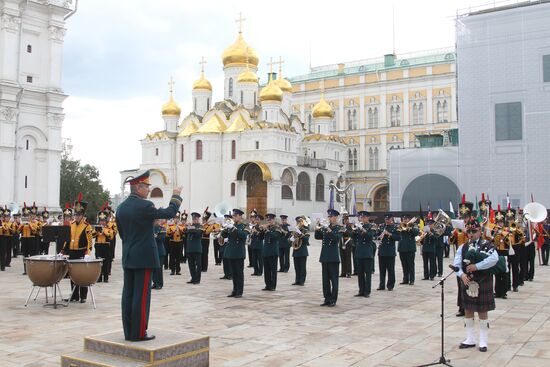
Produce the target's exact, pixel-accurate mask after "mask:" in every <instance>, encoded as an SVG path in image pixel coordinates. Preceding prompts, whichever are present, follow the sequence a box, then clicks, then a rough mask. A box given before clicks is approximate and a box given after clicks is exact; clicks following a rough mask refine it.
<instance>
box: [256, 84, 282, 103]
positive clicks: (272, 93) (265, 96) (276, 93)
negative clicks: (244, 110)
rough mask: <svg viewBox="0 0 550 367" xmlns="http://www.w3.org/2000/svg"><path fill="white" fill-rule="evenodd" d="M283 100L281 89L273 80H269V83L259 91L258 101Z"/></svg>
mask: <svg viewBox="0 0 550 367" xmlns="http://www.w3.org/2000/svg"><path fill="white" fill-rule="evenodd" d="M282 100H283V91H282V90H281V88H279V87H278V86H277V84H275V81H273V80H270V81H269V83H267V85H266V86H265V87H264V88H263V89H262V91H261V92H260V101H261V102H265V101H277V102H281V101H282Z"/></svg>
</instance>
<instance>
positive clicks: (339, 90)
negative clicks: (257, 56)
mask: <svg viewBox="0 0 550 367" xmlns="http://www.w3.org/2000/svg"><path fill="white" fill-rule="evenodd" d="M455 67H456V64H455V50H454V49H453V48H449V49H437V50H431V51H427V52H422V53H414V54H402V55H391V54H390V55H385V56H384V57H383V58H378V59H369V60H359V61H353V62H346V63H340V64H334V65H326V66H320V67H314V68H311V70H310V73H309V74H305V75H300V76H295V77H292V78H289V80H290V81H291V83H292V88H293V103H292V113H293V114H296V115H297V116H299V117H300V119H301V120H302V121H303V122H304V126H305V127H306V129H308V130H309V132H311V133H316V131H313V130H314V129H315V126H317V125H315V124H314V120H315V118H314V116H312V109H313V107H314V105H315V104H316V103H317V102H318V101H319V100H320V97H321V93H322V92H323V91H324V98H325V100H326V101H327V102H328V103H329V105H330V106H332V108H333V110H334V116H333V118H332V121H331V124H330V133H331V134H337V135H339V136H341V137H347V138H353V139H350V140H349V141H351V142H354V143H355V144H353V143H352V145H349V147H348V151H347V155H348V157H347V158H348V159H347V162H348V167H347V176H348V177H350V178H351V180H352V182H354V184H355V187H356V188H357V201H358V209H361V208H364V205H363V204H364V203H365V204H366V208H365V209H367V210H372V211H384V210H388V209H389V204H388V202H389V197H388V193H389V190H388V183H389V180H388V174H387V172H388V150H390V149H401V148H409V147H415V146H419V139H418V136H419V135H430V134H441V135H444V136H447V134H445V132H446V131H449V130H453V129H456V128H457V114H456V74H455Z"/></svg>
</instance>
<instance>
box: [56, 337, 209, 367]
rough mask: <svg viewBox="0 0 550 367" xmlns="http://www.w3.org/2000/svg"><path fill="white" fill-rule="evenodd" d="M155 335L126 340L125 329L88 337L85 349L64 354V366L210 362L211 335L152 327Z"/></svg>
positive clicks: (199, 364) (165, 365) (124, 366)
mask: <svg viewBox="0 0 550 367" xmlns="http://www.w3.org/2000/svg"><path fill="white" fill-rule="evenodd" d="M148 333H149V334H153V335H155V336H156V338H155V339H153V340H149V341H144V342H130V341H126V340H124V334H123V332H122V331H118V332H112V333H107V334H101V335H94V336H87V337H85V338H84V351H82V352H76V353H72V354H66V355H62V356H61V367H149V366H155V367H176V366H178V367H180V366H189V367H195V366H197V367H203V366H208V359H209V349H210V337H208V336H202V335H196V334H189V333H179V332H174V331H166V330H154V329H153V330H148Z"/></svg>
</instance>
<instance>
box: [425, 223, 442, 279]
mask: <svg viewBox="0 0 550 367" xmlns="http://www.w3.org/2000/svg"><path fill="white" fill-rule="evenodd" d="M434 223H435V222H434V220H433V219H428V220H427V221H426V226H425V227H424V233H423V234H422V260H423V262H424V278H422V280H428V279H429V280H434V277H435V275H436V258H435V251H436V246H438V244H439V241H438V237H436V234H435V233H434V232H433V231H432V230H431V228H430V227H431V226H432V225H433V224H434Z"/></svg>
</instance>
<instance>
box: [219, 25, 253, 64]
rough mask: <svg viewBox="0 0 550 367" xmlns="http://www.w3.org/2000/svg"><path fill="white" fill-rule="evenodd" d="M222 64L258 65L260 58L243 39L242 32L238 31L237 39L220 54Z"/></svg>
mask: <svg viewBox="0 0 550 367" xmlns="http://www.w3.org/2000/svg"><path fill="white" fill-rule="evenodd" d="M222 62H223V66H224V67H226V66H231V65H247V64H248V65H252V66H256V67H257V66H258V64H259V63H260V60H259V58H258V54H257V53H256V51H254V49H253V48H252V47H250V46H248V44H247V43H246V42H245V41H244V39H243V35H242V33H240V32H239V36H238V37H237V40H236V41H235V42H234V43H233V44H232V45H231V46H229V47H228V48H226V49H225V51H224V52H223V54H222Z"/></svg>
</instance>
